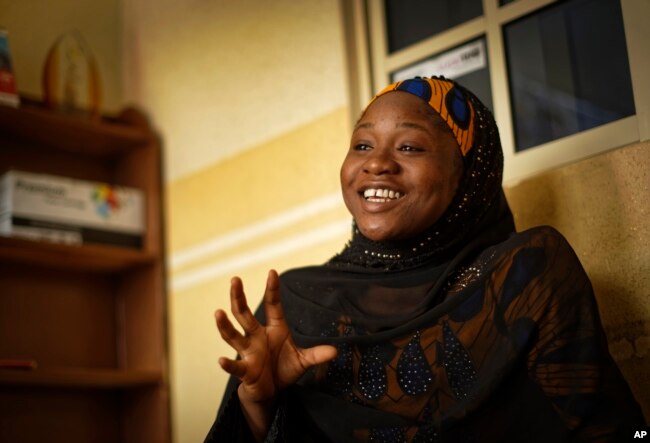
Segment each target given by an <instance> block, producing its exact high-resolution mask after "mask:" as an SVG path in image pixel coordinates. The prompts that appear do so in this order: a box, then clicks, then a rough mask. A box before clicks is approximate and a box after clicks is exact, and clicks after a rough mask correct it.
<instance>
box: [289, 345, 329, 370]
mask: <svg viewBox="0 0 650 443" xmlns="http://www.w3.org/2000/svg"><path fill="white" fill-rule="evenodd" d="M336 353H337V351H336V348H335V347H334V346H330V345H319V346H314V347H313V348H306V349H299V350H298V354H299V356H300V359H301V363H302V366H303V367H304V368H305V369H307V368H309V367H311V366H314V365H319V364H321V363H326V362H328V361H330V360H332V359H333V358H334V357H336Z"/></svg>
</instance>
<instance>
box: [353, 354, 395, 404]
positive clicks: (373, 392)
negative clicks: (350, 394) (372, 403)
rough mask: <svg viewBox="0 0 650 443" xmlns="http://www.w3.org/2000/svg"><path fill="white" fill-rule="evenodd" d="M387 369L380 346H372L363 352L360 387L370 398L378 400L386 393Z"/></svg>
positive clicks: (365, 395) (360, 366) (366, 396)
mask: <svg viewBox="0 0 650 443" xmlns="http://www.w3.org/2000/svg"><path fill="white" fill-rule="evenodd" d="M387 387H388V384H387V381H386V369H385V368H384V362H383V361H382V358H381V353H380V347H379V346H378V345H375V346H371V347H369V348H368V349H366V351H365V352H364V353H363V357H362V358H361V363H360V364H359V389H360V390H361V393H362V394H363V396H364V397H365V398H366V399H368V400H377V399H379V398H380V397H381V396H382V395H384V394H385V393H386V389H387Z"/></svg>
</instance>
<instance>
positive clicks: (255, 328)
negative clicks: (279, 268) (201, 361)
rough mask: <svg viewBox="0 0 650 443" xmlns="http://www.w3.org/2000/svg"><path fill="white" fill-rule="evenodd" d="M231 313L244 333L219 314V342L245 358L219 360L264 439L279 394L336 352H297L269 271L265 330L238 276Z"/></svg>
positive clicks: (234, 281)
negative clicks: (312, 367) (250, 305)
mask: <svg viewBox="0 0 650 443" xmlns="http://www.w3.org/2000/svg"><path fill="white" fill-rule="evenodd" d="M230 304H231V310H232V314H233V316H234V317H235V319H236V320H237V322H238V323H239V324H240V325H241V327H242V328H243V330H244V334H243V335H242V334H241V333H240V332H239V331H237V330H236V329H235V327H234V326H233V324H232V323H231V322H230V320H229V319H228V316H227V315H226V313H225V312H224V311H223V310H221V309H219V310H217V311H216V312H215V314H214V317H215V319H216V322H217V328H218V329H219V333H220V334H221V337H222V338H223V339H224V340H225V341H226V342H227V343H228V344H229V345H230V346H232V348H233V349H235V351H237V353H238V354H239V356H240V357H241V359H240V360H232V359H229V358H225V357H221V358H220V359H219V364H220V365H221V367H222V368H223V369H224V370H225V371H226V372H228V373H229V374H231V375H233V376H235V377H237V378H239V379H240V380H241V384H240V385H239V388H238V391H237V392H238V395H239V400H240V403H241V405H242V408H243V409H244V415H245V416H246V419H247V420H248V423H249V425H250V426H251V430H252V431H253V434H254V435H255V436H256V438H258V440H259V439H260V438H261V439H263V438H264V436H265V435H266V432H267V431H268V427H269V425H270V417H271V412H272V408H273V403H274V401H275V398H276V397H277V395H278V393H279V392H280V391H281V390H282V389H284V388H286V387H287V386H289V385H291V384H293V383H295V382H296V381H298V379H299V378H300V377H301V376H302V375H303V374H304V373H305V372H306V371H307V369H309V368H310V367H311V366H314V365H317V364H320V363H325V362H327V361H329V360H331V359H333V358H334V357H335V356H336V348H335V347H333V346H328V345H321V346H315V347H313V348H307V349H303V348H299V347H297V346H296V344H295V343H294V341H293V339H292V338H291V334H290V333H289V328H288V326H287V323H286V321H285V319H284V314H283V312H282V305H281V303H280V284H279V279H278V274H277V273H276V272H275V271H273V270H271V271H269V275H268V278H267V281H266V289H265V291H264V312H265V314H266V326H262V325H261V324H260V323H259V322H258V321H257V319H256V318H255V316H254V315H253V313H252V312H251V310H250V308H249V307H248V303H247V302H246V296H245V294H244V289H243V286H242V282H241V280H240V279H239V278H238V277H235V278H233V279H232V281H231V283H230Z"/></svg>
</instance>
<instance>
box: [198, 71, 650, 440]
mask: <svg viewBox="0 0 650 443" xmlns="http://www.w3.org/2000/svg"><path fill="white" fill-rule="evenodd" d="M502 164H503V157H502V152H501V146H500V142H499V136H498V131H497V128H496V124H495V122H494V119H493V117H492V115H491V114H490V112H489V111H488V110H487V109H486V108H485V107H484V106H483V105H482V104H481V102H480V101H479V100H478V99H477V98H476V97H475V96H474V95H473V94H471V93H470V92H469V91H467V90H465V89H464V88H462V87H461V86H460V85H458V84H455V83H454V82H452V81H449V80H446V79H444V78H435V77H434V78H415V79H411V80H406V81H403V82H398V83H395V84H392V85H389V86H388V87H387V88H385V89H384V90H383V91H381V92H380V93H379V94H378V95H377V96H376V97H375V98H374V99H373V101H372V102H371V103H370V104H369V106H368V107H367V108H366V110H365V111H364V112H363V114H362V116H361V118H360V119H359V121H358V123H357V125H356V126H355V128H354V132H353V134H352V140H351V144H350V150H349V152H348V154H347V156H346V158H345V161H344V162H343V165H342V168H341V187H342V192H343V198H344V200H345V204H346V206H347V207H348V209H349V210H350V212H351V213H352V216H353V218H354V227H353V235H352V239H351V241H350V242H349V243H348V244H347V245H346V247H345V248H344V250H343V251H342V252H341V253H340V254H338V255H337V256H335V257H333V258H332V259H331V260H330V261H329V262H328V263H326V264H325V265H323V266H313V267H306V268H301V269H295V270H291V271H288V272H286V273H284V274H283V275H282V276H281V277H280V278H278V276H277V274H275V272H273V271H271V272H270V273H269V277H268V281H267V286H266V292H265V295H264V302H263V308H262V309H261V310H259V311H258V315H257V318H255V317H254V316H253V314H252V313H251V311H250V310H249V308H248V306H247V303H246V298H245V296H244V292H243V288H242V283H241V281H240V280H239V279H237V278H235V279H233V281H232V286H231V304H232V313H233V315H234V317H235V319H236V320H237V321H238V322H239V324H240V325H241V326H242V328H243V330H244V331H245V335H242V334H240V333H239V332H237V330H236V329H235V328H234V327H233V325H232V323H231V322H230V320H229V319H228V317H227V316H226V314H225V313H224V312H223V311H221V310H218V311H217V312H216V313H215V317H216V323H217V327H218V329H219V331H220V333H221V336H222V337H223V339H224V340H225V341H226V342H228V343H229V344H230V345H231V346H232V347H233V348H234V349H235V350H236V351H237V352H238V354H239V356H240V357H241V359H239V360H230V359H227V358H221V359H220V361H219V362H220V365H221V366H222V367H223V369H224V370H226V371H227V372H228V373H230V374H231V375H232V376H233V377H231V382H232V383H231V384H230V387H229V389H228V390H227V392H226V396H225V397H224V401H223V404H222V409H221V411H220V414H219V416H218V418H217V421H216V422H215V424H214V425H213V427H212V429H211V430H210V433H209V435H208V437H207V441H272V442H275V441H296V442H310V441H313V442H353V441H354V442H356V441H379V442H429V441H431V442H433V441H435V442H439V441H445V442H446V441H486V442H492V441H494V442H503V441H540V442H550V441H552V442H556V441H557V442H559V441H574V440H589V441H615V439H616V438H617V433H621V432H624V431H625V430H626V428H627V426H630V425H639V424H643V423H644V419H643V416H642V415H641V412H640V408H639V406H638V404H637V403H636V402H635V400H634V398H633V396H632V394H631V393H630V390H629V388H628V386H627V385H626V383H625V381H624V380H623V378H622V376H621V374H620V373H619V371H618V369H617V367H616V365H615V364H614V362H613V361H612V359H611V357H610V355H609V353H608V351H607V343H606V339H605V336H604V334H603V332H602V328H601V325H600V320H599V316H598V310H597V306H596V302H595V299H594V296H593V293H592V289H591V285H590V283H589V280H588V278H587V276H586V275H585V272H584V270H583V269H582V267H581V265H580V263H579V261H578V259H577V257H576V256H575V254H574V252H573V250H572V249H571V247H570V246H569V245H568V243H567V242H566V240H565V239H564V238H563V237H562V236H561V235H560V234H559V233H558V232H557V231H555V230H553V229H552V228H549V227H540V228H535V229H531V230H529V231H526V232H522V233H515V230H514V224H513V220H512V215H511V213H510V210H509V208H508V205H507V203H506V200H505V198H504V195H503V192H502V189H501V177H502V168H503V166H502ZM280 300H281V303H280ZM262 325H265V326H262Z"/></svg>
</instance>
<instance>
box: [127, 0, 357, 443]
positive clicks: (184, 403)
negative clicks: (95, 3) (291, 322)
mask: <svg viewBox="0 0 650 443" xmlns="http://www.w3.org/2000/svg"><path fill="white" fill-rule="evenodd" d="M123 5H124V10H123V22H124V27H123V29H124V31H123V39H124V48H125V51H124V79H125V91H126V92H125V95H126V99H125V100H126V101H129V102H134V103H136V104H138V105H140V106H142V107H143V108H144V109H146V110H147V111H148V113H149V115H150V116H151V118H152V120H153V122H154V124H155V125H156V126H157V128H158V130H159V131H160V133H161V134H162V136H163V140H164V143H165V173H166V177H167V187H166V191H167V208H168V211H167V232H168V235H167V240H168V250H169V262H170V266H169V278H170V279H169V322H170V335H169V338H170V340H169V344H170V357H171V385H172V419H173V431H174V439H175V441H177V442H195V441H202V440H203V438H204V437H205V435H206V433H207V431H208V430H209V428H210V425H211V424H212V421H213V420H214V417H215V414H216V411H217V408H218V406H219V402H220V399H221V395H222V392H223V389H224V387H225V383H226V380H227V377H226V375H225V373H224V372H223V371H222V370H221V369H220V368H219V366H218V364H217V359H218V357H219V356H222V355H226V356H230V357H233V356H234V353H233V352H232V350H231V349H229V348H228V346H227V345H225V344H224V343H223V342H222V341H221V339H220V338H219V336H218V333H217V330H216V328H215V326H214V320H213V312H214V310H215V309H216V308H225V309H228V308H229V295H228V294H229V280H230V278H231V276H233V275H240V276H241V277H242V278H243V280H244V284H245V287H246V290H247V292H248V294H249V295H250V299H251V304H253V305H256V304H257V303H258V302H259V300H260V297H261V295H262V289H263V285H264V281H265V278H266V272H267V270H268V269H269V268H271V267H274V268H276V269H277V270H279V271H282V270H284V269H287V268H290V267H295V266H298V265H305V264H309V263H320V262H322V261H324V260H325V259H327V258H328V257H329V256H331V255H332V254H333V253H334V252H337V251H338V250H339V249H340V248H341V247H342V245H343V243H344V241H345V240H346V239H347V237H348V234H349V230H350V219H349V216H348V215H347V213H346V211H345V209H344V207H343V204H342V202H341V199H340V197H339V195H338V166H339V163H340V161H341V160H342V158H343V155H344V154H345V152H346V150H347V143H348V134H349V133H350V128H349V126H348V125H349V120H350V118H349V115H348V105H347V102H348V99H347V92H346V80H345V67H344V65H343V62H344V48H343V31H342V28H341V19H340V11H339V9H338V6H339V4H338V1H337V0H301V1H295V0H274V1H273V2H268V1H264V0H238V1H230V0H215V1H186V0H156V1H153V0H133V1H129V2H124V3H123Z"/></svg>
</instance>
